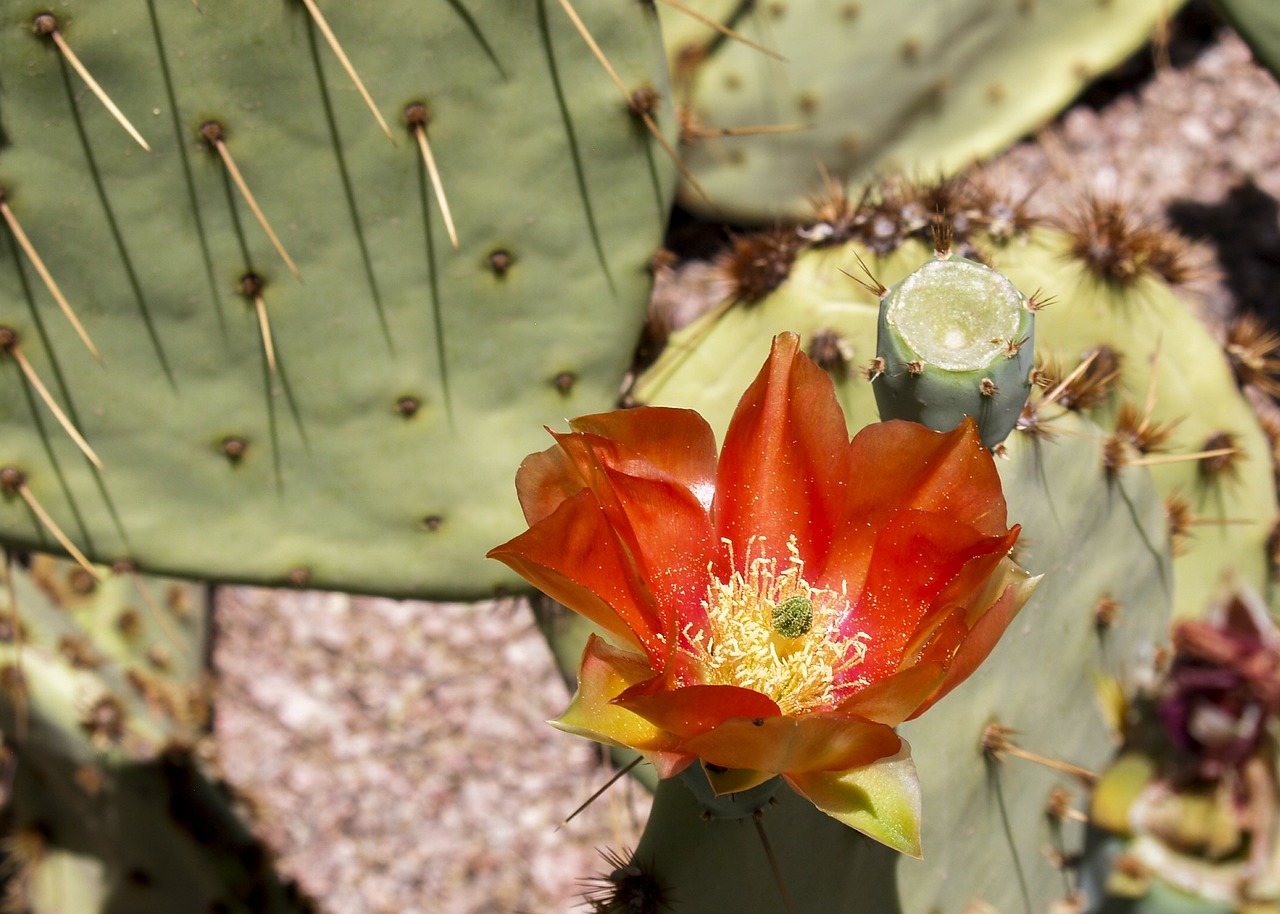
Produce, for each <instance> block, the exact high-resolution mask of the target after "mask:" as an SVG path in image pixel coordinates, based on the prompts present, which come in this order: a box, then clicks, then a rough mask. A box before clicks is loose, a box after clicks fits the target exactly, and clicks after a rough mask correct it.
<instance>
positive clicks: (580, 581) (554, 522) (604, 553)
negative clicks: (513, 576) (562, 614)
mask: <svg viewBox="0 0 1280 914" xmlns="http://www.w3.org/2000/svg"><path fill="white" fill-rule="evenodd" d="M489 558H494V559H497V560H498V561H500V562H503V563H504V564H506V565H507V566H509V567H510V568H511V569H512V570H513V571H515V572H516V573H517V574H519V575H520V576H521V577H523V578H524V579H525V580H527V581H528V582H529V583H531V584H533V585H534V586H535V587H537V588H538V589H539V590H541V591H542V592H543V593H545V594H547V595H548V596H549V597H551V598H553V599H555V600H559V601H560V602H561V603H563V604H564V605H565V606H568V607H569V608H570V609H572V610H574V611H575V612H577V613H579V614H581V615H583V616H585V617H586V618H588V619H590V620H591V621H592V622H594V623H596V624H597V625H599V626H600V627H601V628H603V629H605V630H606V631H608V632H610V633H612V634H615V635H618V636H619V637H621V638H623V639H624V640H626V641H628V642H631V643H635V644H638V645H639V646H641V647H643V648H644V650H645V652H646V653H648V655H649V658H650V660H651V661H652V662H654V663H657V664H658V665H659V666H661V663H662V658H663V657H665V655H666V653H667V647H666V644H667V642H666V640H665V634H664V626H665V623H664V621H663V619H662V618H661V617H660V616H659V614H658V611H657V608H656V607H655V606H654V604H653V600H652V597H651V596H650V595H649V593H648V592H647V591H646V590H645V588H644V587H643V585H642V583H641V582H640V581H639V580H638V578H637V575H636V571H635V569H634V567H633V566H632V565H631V562H630V561H629V559H628V557H627V555H626V552H625V550H624V549H623V547H622V544H621V543H620V542H619V540H618V537H617V535H616V534H615V533H614V531H613V529H612V527H610V525H609V523H608V522H607V520H606V519H605V516H604V513H603V512H602V511H601V510H600V506H599V505H598V504H597V503H596V500H595V497H594V496H593V495H592V493H591V492H590V491H587V490H583V491H581V492H579V493H578V494H577V495H574V496H573V497H572V498H569V499H567V500H566V501H564V502H563V503H562V504H561V505H560V507H559V508H557V509H556V510H555V512H554V513H553V514H551V515H550V516H549V517H546V518H544V519H543V520H542V521H541V522H540V523H538V524H537V525H536V526H534V527H531V528H530V529H529V530H526V531H525V532H524V533H522V534H520V535H519V536H517V537H516V538H515V539H512V540H510V541H509V542H506V543H504V544H502V545H501V546H497V547H495V548H493V549H491V550H489Z"/></svg>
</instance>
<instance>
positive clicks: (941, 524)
mask: <svg viewBox="0 0 1280 914" xmlns="http://www.w3.org/2000/svg"><path fill="white" fill-rule="evenodd" d="M1012 536H1016V533H1014V534H1012ZM1011 545H1012V539H1011V538H1010V534H1005V535H1003V536H986V535H984V534H982V533H980V532H978V531H977V530H974V529H973V528H972V527H970V526H968V525H967V524H964V523H962V522H960V521H956V520H952V519H950V518H946V517H941V516H939V515H936V514H926V513H924V512H922V511H915V510H906V511H900V512H898V514H897V515H895V516H894V517H893V518H892V519H891V520H889V521H888V522H887V523H886V524H885V525H884V526H883V528H882V529H881V530H880V531H879V536H878V537H877V539H876V545H875V549H874V552H873V556H872V560H871V565H870V569H869V571H868V572H867V577H866V584H865V586H864V587H863V589H862V592H861V594H860V595H859V596H858V597H857V600H856V602H855V603H854V606H853V610H852V612H851V613H850V614H849V616H848V618H847V619H846V620H845V622H844V623H843V624H842V631H841V633H842V634H843V635H845V636H846V637H853V636H854V635H856V634H858V633H865V634H866V635H868V636H869V639H868V640H867V654H866V658H865V660H864V661H863V662H862V664H860V665H859V666H858V667H856V668H854V669H852V670H850V671H849V672H848V674H847V675H846V676H844V677H842V678H841V680H840V682H841V683H843V682H847V681H858V680H861V681H864V682H868V683H870V682H876V681H877V680H880V679H883V678H885V677H886V676H888V675H889V674H890V673H893V672H894V671H896V670H897V669H898V667H899V663H900V661H901V659H902V656H903V653H904V652H905V651H906V650H907V649H908V648H909V647H911V646H912V644H913V642H914V641H915V640H916V639H917V636H918V635H919V634H920V633H921V632H923V631H926V630H928V629H932V628H935V627H936V626H937V625H938V624H939V622H940V621H941V618H942V616H941V615H940V613H945V612H947V611H949V609H950V606H951V604H952V602H954V601H955V600H963V599H964V596H965V595H964V594H962V593H957V592H956V591H955V589H949V585H951V583H952V582H953V581H955V580H957V579H961V580H962V581H965V582H972V585H971V586H972V587H973V589H974V590H980V589H981V587H982V585H983V583H984V582H985V575H986V573H989V571H990V569H991V568H992V567H994V564H996V563H998V562H999V560H1000V557H1002V556H1003V555H1005V554H1006V553H1007V552H1008V551H1009V547H1010V546H1011ZM984 558H985V559H986V560H987V562H988V563H990V564H985V563H983V562H982V560H983V559H984ZM975 561H976V562H978V563H979V564H978V566H977V572H978V573H975V572H969V573H967V574H966V568H967V566H969V564H970V563H972V562H975ZM975 578H976V580H974V579H975ZM944 593H945V595H946V596H947V597H948V600H947V601H940V600H939V598H940V597H941V596H942V595H944Z"/></svg>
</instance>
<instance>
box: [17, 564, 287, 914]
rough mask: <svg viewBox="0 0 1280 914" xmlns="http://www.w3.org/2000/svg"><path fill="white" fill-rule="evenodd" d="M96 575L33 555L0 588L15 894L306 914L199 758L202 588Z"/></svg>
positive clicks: (102, 907) (141, 909)
mask: <svg viewBox="0 0 1280 914" xmlns="http://www.w3.org/2000/svg"><path fill="white" fill-rule="evenodd" d="M96 573H97V574H98V575H99V577H100V582H99V583H97V584H96V585H95V584H94V582H93V579H92V578H91V577H90V576H89V575H88V573H87V572H86V571H85V570H84V569H81V568H79V567H78V566H77V565H75V564H74V563H71V562H63V561H55V560H52V559H49V558H45V557H36V558H35V559H34V561H33V564H32V567H31V569H30V570H29V571H25V572H24V571H21V570H19V569H18V568H17V567H16V566H14V567H12V568H11V570H10V574H11V576H12V580H11V582H0V583H2V584H3V586H0V731H2V732H3V733H4V734H5V738H6V740H5V741H6V749H7V750H8V751H11V752H12V753H13V756H12V758H13V761H14V762H15V772H16V774H15V780H14V783H13V787H12V793H11V799H10V803H9V805H8V806H7V809H6V812H7V815H8V819H7V822H6V830H7V834H6V836H5V840H4V851H5V853H6V858H7V859H6V860H5V862H4V865H5V867H6V868H7V869H6V872H7V874H8V875H9V876H10V886H9V889H8V891H9V894H10V896H11V897H12V898H13V899H14V900H15V902H20V903H22V904H23V905H24V907H23V908H22V910H30V911H32V912H33V914H70V912H76V914H81V912H83V914H88V912H93V911H102V912H125V911H128V912H137V914H150V912H155V914H161V912H172V911H188V910H189V911H225V912H228V914H230V912H250V911H254V912H257V911H264V912H294V911H302V910H305V908H304V906H303V903H302V901H301V899H299V898H297V897H296V894H295V893H293V892H292V890H290V889H288V888H287V887H286V886H284V885H283V884H282V883H281V882H280V880H279V877H278V876H277V875H276V874H275V873H274V872H273V870H272V867H271V864H270V861H269V857H268V855H267V854H266V853H265V851H264V850H263V848H262V847H261V845H260V844H259V843H258V842H257V841H256V840H255V839H254V838H253V837H252V836H251V835H250V834H249V832H248V830H247V829H246V828H245V826H244V825H243V823H242V822H241V821H240V820H239V818H238V817H237V816H236V815H235V814H234V813H233V812H232V807H231V799H230V797H229V796H228V795H227V793H226V791H225V790H224V789H223V788H221V787H219V786H217V785H215V783H214V782H213V781H212V780H211V779H210V778H209V777H208V775H207V774H205V773H204V772H203V771H202V770H201V768H200V766H199V765H198V763H197V762H196V755H197V754H198V753H197V751H196V747H197V746H198V745H199V744H200V741H201V739H202V738H203V737H204V735H205V734H206V732H207V727H208V723H209V713H210V701H211V695H210V694H209V693H210V690H209V685H208V682H207V673H206V669H205V657H206V650H207V644H206V636H207V632H206V627H207V624H208V605H207V603H208V601H207V597H206V594H205V591H204V588H202V587H199V586H196V585H192V584H189V583H184V582H179V581H174V580H166V579H160V578H151V577H146V578H143V577H140V576H136V575H134V574H133V573H132V572H129V571H126V570H123V569H122V570H121V571H120V572H119V573H113V572H112V571H111V570H109V569H106V568H97V569H96Z"/></svg>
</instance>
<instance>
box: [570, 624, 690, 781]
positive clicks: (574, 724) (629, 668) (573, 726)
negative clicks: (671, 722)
mask: <svg viewBox="0 0 1280 914" xmlns="http://www.w3.org/2000/svg"><path fill="white" fill-rule="evenodd" d="M652 677H653V669H652V668H651V667H650V666H649V663H648V661H647V660H646V659H645V658H644V656H643V655H640V654H634V653H632V652H631V651H624V650H621V649H619V648H616V647H614V646H613V645H611V644H609V643H608V642H607V641H605V640H604V639H603V638H599V637H597V636H595V635H592V636H591V637H590V638H589V639H588V640H587V646H586V649H585V650H584V651H583V653H582V665H581V666H580V667H579V670H578V688H577V691H575V692H574V694H573V699H572V701H570V703H569V707H568V708H567V709H566V710H565V712H564V713H563V714H561V715H560V716H559V717H558V718H557V719H555V720H553V721H551V725H552V726H554V727H556V728H557V729H560V730H564V731H565V732H566V733H574V734H577V735H578V736H585V737H586V738H587V739H593V740H596V741H597V742H601V743H606V744H608V745H611V746H626V747H629V748H632V749H636V750H638V751H640V752H642V753H644V754H645V756H646V758H649V760H650V761H654V762H655V765H656V767H658V770H659V774H660V775H661V776H662V777H670V776H671V775H673V774H676V773H677V772H678V771H679V770H680V769H682V768H684V767H686V766H687V765H688V764H690V763H691V762H692V761H693V756H692V755H689V754H687V753H683V752H679V751H676V747H677V746H678V745H679V742H680V740H679V738H678V737H677V736H675V735H674V734H671V733H667V732H665V731H663V730H662V729H661V728H660V727H655V726H654V725H653V724H651V723H650V722H649V721H647V720H645V719H644V718H643V717H640V716H639V715H637V714H633V713H631V712H630V711H628V710H626V709H625V708H622V707H620V706H618V705H616V704H614V703H613V699H614V698H616V697H617V696H618V695H620V694H621V693H622V692H624V691H626V689H627V688H629V687H631V686H633V685H635V684H637V683H640V682H643V681H645V680H646V679H650V678H652ZM664 771H666V772H667V773H665V774H664V773H663V772H664Z"/></svg>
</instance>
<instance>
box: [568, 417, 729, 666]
mask: <svg viewBox="0 0 1280 914" xmlns="http://www.w3.org/2000/svg"><path fill="white" fill-rule="evenodd" d="M556 437H557V440H558V441H559V442H560V444H561V446H562V447H563V448H564V449H565V451H566V453H568V454H569V457H570V459H572V460H573V461H574V462H575V463H576V464H577V466H578V470H579V472H581V473H582V474H583V478H584V480H585V481H586V483H587V486H588V488H589V489H590V490H591V492H592V493H593V494H594V495H595V497H596V500H597V501H598V502H599V504H600V507H601V509H602V510H603V511H604V514H605V517H606V518H607V519H608V522H609V524H610V526H612V528H613V530H614V531H615V533H616V534H617V535H618V537H619V538H620V539H621V541H622V543H623V544H624V546H625V547H626V549H627V552H628V554H629V555H630V557H631V559H632V561H633V562H634V563H635V566H636V571H637V573H638V574H639V576H640V578H641V580H643V581H644V583H645V585H646V586H647V587H648V589H649V591H650V592H651V593H652V594H653V596H654V600H655V603H656V605H657V607H658V610H659V612H660V613H662V614H663V618H664V621H665V622H666V623H667V625H668V626H669V628H667V629H666V630H665V631H666V634H667V635H668V636H670V637H671V638H672V640H673V641H674V638H675V635H676V632H678V631H680V630H682V629H683V627H684V623H686V622H693V623H695V625H696V626H698V627H701V621H702V618H703V613H704V610H703V606H702V601H703V598H704V597H705V596H706V591H707V583H708V572H707V566H708V563H709V562H710V561H711V555H712V545H711V544H712V536H713V534H712V527H711V518H710V516H709V515H708V513H707V508H706V506H705V505H703V504H702V502H700V501H699V499H698V496H697V495H695V494H694V492H693V491H692V490H690V489H689V488H687V487H685V486H684V485H683V484H682V483H680V482H678V481H676V480H675V479H673V478H672V477H670V476H668V475H667V474H666V473H665V472H663V471H662V470H661V469H660V468H659V467H657V466H656V465H655V464H652V463H649V462H648V461H646V460H643V459H642V458H640V457H639V456H638V455H637V454H635V452H633V451H631V450H630V449H629V448H627V447H625V446H624V445H622V444H621V443H619V442H617V441H613V440H611V439H608V438H601V437H599V436H597V435H592V434H586V433H574V434H571V435H557V436H556Z"/></svg>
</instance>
